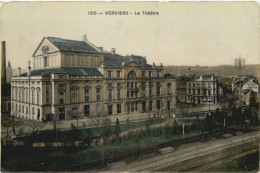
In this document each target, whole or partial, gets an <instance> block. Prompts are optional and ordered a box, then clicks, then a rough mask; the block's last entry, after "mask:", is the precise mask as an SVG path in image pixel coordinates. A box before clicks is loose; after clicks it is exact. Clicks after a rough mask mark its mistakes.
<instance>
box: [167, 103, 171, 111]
mask: <svg viewBox="0 0 260 173" xmlns="http://www.w3.org/2000/svg"><path fill="white" fill-rule="evenodd" d="M170 109H171V102H167V110H170Z"/></svg>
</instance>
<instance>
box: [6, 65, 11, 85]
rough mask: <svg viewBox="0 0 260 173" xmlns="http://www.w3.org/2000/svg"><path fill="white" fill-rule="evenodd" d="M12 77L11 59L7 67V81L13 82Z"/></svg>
mask: <svg viewBox="0 0 260 173" xmlns="http://www.w3.org/2000/svg"><path fill="white" fill-rule="evenodd" d="M11 77H12V67H11V63H10V61H8V65H7V67H6V83H8V84H10V83H11Z"/></svg>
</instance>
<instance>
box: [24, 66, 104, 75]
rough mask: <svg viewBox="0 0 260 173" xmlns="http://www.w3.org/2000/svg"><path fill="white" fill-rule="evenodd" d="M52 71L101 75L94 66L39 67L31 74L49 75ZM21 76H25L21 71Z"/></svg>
mask: <svg viewBox="0 0 260 173" xmlns="http://www.w3.org/2000/svg"><path fill="white" fill-rule="evenodd" d="M52 73H65V74H69V75H70V76H102V74H101V73H100V72H99V71H98V69H96V68H79V67H66V68H65V67H63V68H55V69H41V70H34V71H31V76H50V75H51V74H52ZM21 76H27V73H23V74H22V75H21Z"/></svg>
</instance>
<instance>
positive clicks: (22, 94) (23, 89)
mask: <svg viewBox="0 0 260 173" xmlns="http://www.w3.org/2000/svg"><path fill="white" fill-rule="evenodd" d="M22 101H24V89H22Z"/></svg>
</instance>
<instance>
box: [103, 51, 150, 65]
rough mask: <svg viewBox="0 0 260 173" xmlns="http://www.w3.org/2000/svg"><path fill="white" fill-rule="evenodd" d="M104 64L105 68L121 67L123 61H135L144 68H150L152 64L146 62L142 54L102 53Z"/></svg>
mask: <svg viewBox="0 0 260 173" xmlns="http://www.w3.org/2000/svg"><path fill="white" fill-rule="evenodd" d="M103 56H104V64H105V66H106V67H107V68H122V67H123V62H125V63H129V62H131V61H135V62H136V63H138V64H139V65H140V66H142V67H144V68H152V65H150V64H147V63H146V59H145V58H144V57H142V56H136V55H131V56H122V55H118V54H111V53H103Z"/></svg>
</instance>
